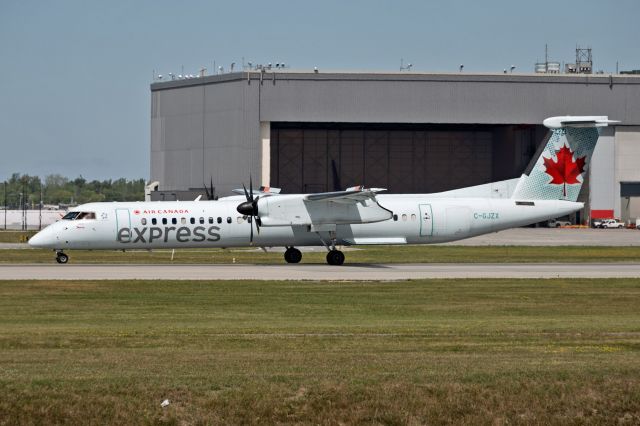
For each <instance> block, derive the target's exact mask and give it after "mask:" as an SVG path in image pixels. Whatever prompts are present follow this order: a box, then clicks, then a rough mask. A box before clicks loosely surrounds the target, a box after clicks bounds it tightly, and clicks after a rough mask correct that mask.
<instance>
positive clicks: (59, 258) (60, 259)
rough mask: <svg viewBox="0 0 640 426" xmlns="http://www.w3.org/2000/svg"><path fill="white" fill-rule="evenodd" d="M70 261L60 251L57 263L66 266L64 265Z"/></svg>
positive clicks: (57, 255)
mask: <svg viewBox="0 0 640 426" xmlns="http://www.w3.org/2000/svg"><path fill="white" fill-rule="evenodd" d="M68 261H69V256H67V255H66V254H64V253H63V252H61V251H59V252H58V253H57V254H56V262H58V263H61V264H64V263H67V262H68Z"/></svg>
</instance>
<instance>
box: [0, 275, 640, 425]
mask: <svg viewBox="0 0 640 426" xmlns="http://www.w3.org/2000/svg"><path fill="white" fill-rule="evenodd" d="M638 300H640V281H639V280H542V281H540V280H440V281H439V280H427V281H407V282H393V283H377V282H370V283H344V282H341V283H332V282H322V283H318V282H302V283H300V282H224V281H213V282H145V281H130V282H114V281H108V282H107V281H102V282H91V281H79V282H67V281H65V282H37V281H21V282H20V281H4V282H2V281H0V392H1V397H0V424H51V423H68V424H106V423H115V424H141V423H142V424H145V423H146V424H238V423H244V424H276V423H305V424H306V423H314V424H371V423H373V424H440V423H453V424H470V425H471V424H473V425H476V424H507V423H508V424H549V423H551V424H638V423H640V310H639V309H638ZM165 398H167V399H169V400H170V401H171V404H170V405H169V406H168V407H166V408H161V407H160V403H161V401H162V400H164V399H165Z"/></svg>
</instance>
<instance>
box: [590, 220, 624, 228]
mask: <svg viewBox="0 0 640 426" xmlns="http://www.w3.org/2000/svg"><path fill="white" fill-rule="evenodd" d="M593 226H594V227H596V228H603V229H616V228H617V229H622V228H624V227H625V225H624V222H620V221H619V220H617V219H603V220H602V221H601V222H594V223H593Z"/></svg>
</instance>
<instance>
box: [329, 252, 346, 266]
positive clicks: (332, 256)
mask: <svg viewBox="0 0 640 426" xmlns="http://www.w3.org/2000/svg"><path fill="white" fill-rule="evenodd" d="M327 263H328V264H329V265H335V266H340V265H342V264H343V263H344V253H342V252H341V251H340V250H336V249H335V248H333V249H331V250H329V253H327Z"/></svg>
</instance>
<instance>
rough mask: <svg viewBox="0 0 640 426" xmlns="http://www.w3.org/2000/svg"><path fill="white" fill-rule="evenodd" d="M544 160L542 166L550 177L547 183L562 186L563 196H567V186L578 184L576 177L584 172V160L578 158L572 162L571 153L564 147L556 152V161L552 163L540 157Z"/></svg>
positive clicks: (550, 159)
mask: <svg viewBox="0 0 640 426" xmlns="http://www.w3.org/2000/svg"><path fill="white" fill-rule="evenodd" d="M542 158H543V159H544V166H545V167H546V170H545V171H546V173H547V174H548V175H549V176H551V181H550V182H549V183H551V184H554V185H564V187H563V191H562V193H563V195H564V196H565V197H566V196H567V184H570V185H571V184H574V183H580V181H578V176H580V175H581V174H582V173H583V172H584V163H585V158H586V155H585V156H584V157H580V158H578V159H576V160H575V161H574V160H573V151H571V148H569V147H567V146H566V145H565V146H563V147H562V148H560V150H558V151H556V158H557V159H558V160H557V161H553V159H552V158H547V157H542Z"/></svg>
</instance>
